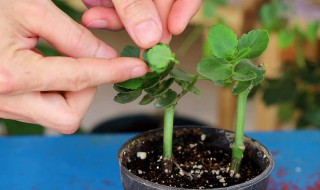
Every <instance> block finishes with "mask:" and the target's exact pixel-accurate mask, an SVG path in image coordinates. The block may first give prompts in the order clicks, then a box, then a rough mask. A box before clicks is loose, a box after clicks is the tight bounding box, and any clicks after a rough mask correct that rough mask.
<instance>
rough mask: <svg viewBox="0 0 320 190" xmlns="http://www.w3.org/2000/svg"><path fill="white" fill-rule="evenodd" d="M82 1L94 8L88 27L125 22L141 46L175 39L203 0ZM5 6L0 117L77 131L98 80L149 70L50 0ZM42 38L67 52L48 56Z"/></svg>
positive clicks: (0, 17) (0, 16)
mask: <svg viewBox="0 0 320 190" xmlns="http://www.w3.org/2000/svg"><path fill="white" fill-rule="evenodd" d="M83 1H84V3H85V4H86V5H87V6H88V7H89V9H88V10H87V11H86V12H85V13H84V15H83V24H84V25H85V26H87V27H92V28H104V29H107V30H120V29H122V28H125V29H126V30H127V31H128V33H129V35H130V36H131V37H132V38H133V40H134V41H135V42H136V43H137V45H139V46H140V47H141V48H148V47H151V46H152V45H154V44H156V43H158V42H159V41H162V42H169V41H170V39H171V35H172V34H175V35H176V34H179V33H181V32H182V31H183V30H184V28H185V27H186V25H187V23H188V21H189V19H190V18H191V17H192V16H193V15H194V14H195V12H196V11H197V10H198V8H199V6H200V0H177V1H173V0H166V1H165V0H163V1H161V0H154V1H150V0H117V1H113V2H112V1H108V0H105V1H104V0H99V1H98V0H91V1H90V0H83ZM191 1H192V2H191ZM188 3H189V4H192V5H189V4H188ZM184 4H186V5H184ZM0 6H1V7H2V8H1V9H0V28H2V30H0V36H1V37H2V41H1V42H0V52H1V54H0V60H1V61H0V117H1V118H7V119H14V120H19V121H24V122H30V123H37V124H40V125H42V126H44V127H48V128H51V129H53V130H56V131H57V132H60V133H65V134H71V133H73V132H75V131H76V130H77V129H78V128H79V126H80V123H81V121H82V119H83V117H84V115H85V113H86V111H87V110H88V108H89V106H90V104H91V102H92V100H93V98H94V95H95V92H96V87H97V86H98V85H100V84H113V83H116V82H121V81H125V80H128V79H130V78H135V77H140V76H142V75H144V74H145V73H146V72H147V71H148V67H147V65H146V64H145V63H144V62H143V61H141V60H139V59H135V58H123V57H122V58H121V57H118V55H117V52H116V51H115V50H114V49H113V48H112V47H110V46H108V45H107V44H105V43H104V42H102V41H101V40H99V39H97V38H96V37H95V36H94V35H92V33H91V32H90V31H89V30H88V29H86V28H85V27H83V26H82V25H80V24H78V23H76V22H74V21H73V20H72V19H71V18H69V17H68V16H67V15H66V14H65V13H63V12H62V11H61V10H59V9H58V8H57V7H56V6H55V5H54V4H53V3H52V2H51V1H50V0H23V1H14V0H6V1H0ZM17 13H18V14H17ZM145 21H149V22H145ZM150 23H151V24H150ZM146 33H147V34H148V35H146ZM141 34H143V35H142V37H141V36H140V35H141ZM149 34H150V35H149ZM40 38H41V39H44V40H46V41H47V42H49V43H50V44H51V45H52V46H53V47H54V48H56V49H57V50H58V51H59V52H61V53H62V54H63V55H65V56H63V57H45V56H44V55H43V54H42V53H41V52H40V51H39V50H37V49H36V48H35V47H36V45H37V43H38V42H39V39H40Z"/></svg>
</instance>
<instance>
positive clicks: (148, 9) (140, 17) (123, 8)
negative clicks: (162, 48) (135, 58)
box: [113, 0, 162, 48]
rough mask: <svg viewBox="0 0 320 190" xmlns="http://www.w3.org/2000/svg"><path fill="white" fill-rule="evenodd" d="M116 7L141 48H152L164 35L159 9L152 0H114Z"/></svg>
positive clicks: (130, 33)
mask: <svg viewBox="0 0 320 190" xmlns="http://www.w3.org/2000/svg"><path fill="white" fill-rule="evenodd" d="M113 4H114V7H115V9H116V11H117V13H118V15H119V17H120V19H121V21H122V23H123V25H124V27H125V28H126V30H127V31H128V33H129V35H130V36H131V38H132V39H133V40H134V41H135V43H136V44H137V45H139V46H140V47H141V48H150V47H151V46H153V45H155V44H156V43H158V42H159V41H160V39H161V36H162V25H161V20H160V17H159V14H158V11H157V9H156V7H155V5H154V3H153V1H150V0H140V1H137V0H113Z"/></svg>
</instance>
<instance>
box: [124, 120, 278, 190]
mask: <svg viewBox="0 0 320 190" xmlns="http://www.w3.org/2000/svg"><path fill="white" fill-rule="evenodd" d="M188 128H200V129H212V130H217V132H227V133H231V134H232V133H234V131H230V130H225V129H219V128H215V127H208V126H175V127H174V131H176V130H181V129H188ZM160 130H161V131H162V130H163V129H162V128H158V129H153V130H149V131H146V132H142V133H140V134H138V135H136V136H135V137H132V138H131V139H129V140H128V141H126V143H125V144H123V145H122V146H121V148H120V150H119V152H118V161H119V165H120V168H121V171H122V172H124V173H125V174H126V175H127V176H128V177H130V178H131V179H132V180H135V181H138V182H140V183H143V184H150V186H151V185H152V187H153V188H157V189H159V190H162V189H167V190H195V189H186V188H179V187H170V186H166V185H161V184H157V183H153V182H151V181H148V180H145V179H143V178H141V177H139V176H137V175H134V174H133V173H131V172H130V171H129V170H128V169H127V168H126V167H124V166H123V165H122V163H121V159H122V155H121V154H122V152H123V150H124V148H125V147H127V146H128V145H129V144H131V143H132V142H133V141H134V140H136V139H138V138H140V137H142V136H146V135H149V134H150V133H154V132H159V131H160ZM245 138H246V139H248V140H251V141H254V142H257V143H259V145H260V146H261V147H263V148H264V149H265V152H266V153H267V156H268V157H269V165H268V166H267V168H266V169H265V170H264V171H263V172H262V173H261V174H259V175H258V176H256V177H254V178H253V179H251V180H249V181H246V182H244V183H241V184H237V185H233V186H228V187H221V188H214V190H228V189H237V190H238V189H239V190H241V189H242V188H245V187H248V186H251V185H253V184H257V183H259V182H261V181H263V180H264V179H265V178H267V177H269V176H270V173H271V172H272V170H273V168H274V158H273V156H272V154H271V152H270V151H269V150H268V149H267V148H266V147H265V146H264V145H263V144H261V143H260V142H259V141H257V140H255V139H253V138H251V137H249V136H246V135H245ZM202 190H212V188H211V189H202Z"/></svg>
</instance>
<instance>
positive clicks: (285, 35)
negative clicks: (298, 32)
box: [278, 29, 295, 49]
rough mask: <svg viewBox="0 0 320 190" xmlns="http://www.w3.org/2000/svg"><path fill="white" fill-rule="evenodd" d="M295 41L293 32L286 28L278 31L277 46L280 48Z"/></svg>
mask: <svg viewBox="0 0 320 190" xmlns="http://www.w3.org/2000/svg"><path fill="white" fill-rule="evenodd" d="M294 41H295V36H294V33H293V32H292V31H290V30H288V29H282V30H280V32H279V41H278V43H279V47H280V48H282V49H285V48H288V47H290V46H291V45H292V44H293V43H294Z"/></svg>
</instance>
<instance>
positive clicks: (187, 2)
mask: <svg viewBox="0 0 320 190" xmlns="http://www.w3.org/2000/svg"><path fill="white" fill-rule="evenodd" d="M200 5H201V0H177V1H176V2H175V3H174V5H173V6H172V9H171V12H170V14H169V18H168V27H169V31H170V32H171V33H172V34H175V35H178V34H180V33H182V32H183V31H184V29H185V28H186V26H187V25H188V23H189V21H190V19H191V18H192V17H193V16H194V15H195V14H196V13H197V11H198V10H199V8H200Z"/></svg>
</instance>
